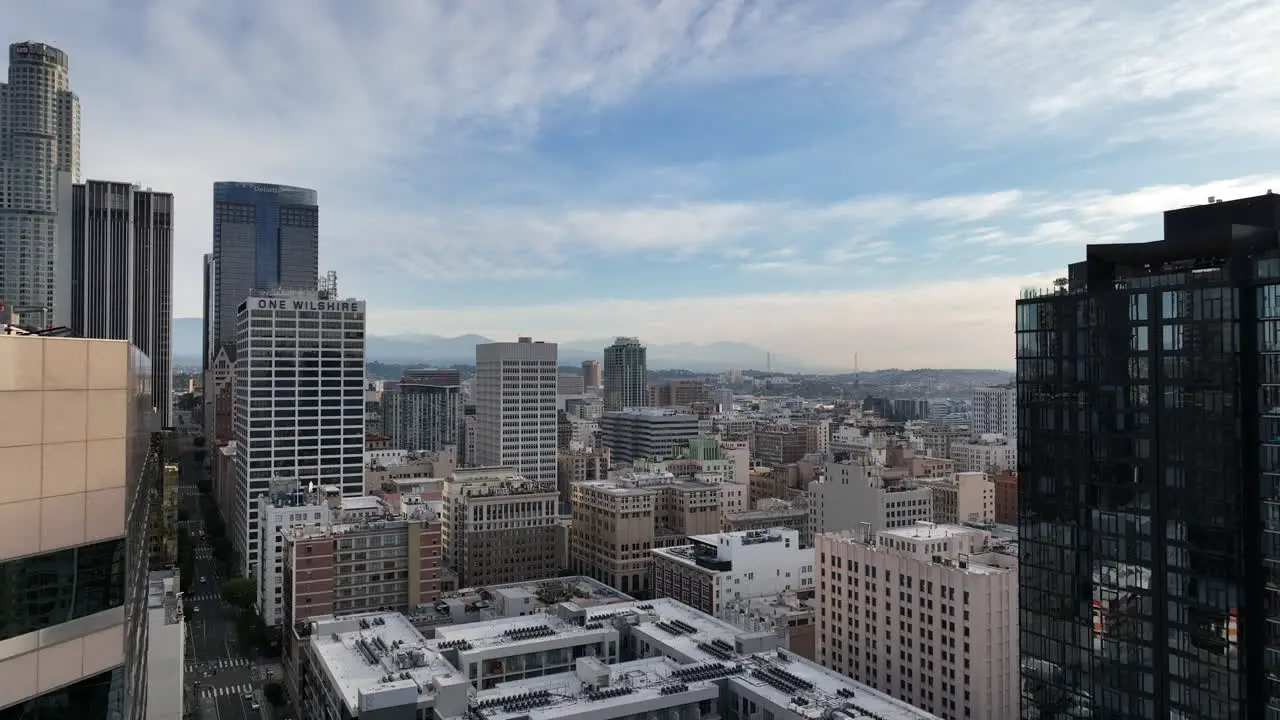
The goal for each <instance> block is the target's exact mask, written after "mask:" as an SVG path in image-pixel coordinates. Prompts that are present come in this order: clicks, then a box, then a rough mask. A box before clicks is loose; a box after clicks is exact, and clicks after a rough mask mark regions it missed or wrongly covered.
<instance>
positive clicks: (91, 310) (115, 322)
mask: <svg viewBox="0 0 1280 720" xmlns="http://www.w3.org/2000/svg"><path fill="white" fill-rule="evenodd" d="M58 222H59V224H60V226H61V225H62V224H64V223H65V226H66V227H67V229H68V230H69V232H70V239H71V248H70V250H69V253H70V262H69V263H68V264H67V266H68V267H69V271H70V272H69V274H68V275H66V276H65V277H64V278H62V279H60V280H59V283H69V285H70V289H69V291H68V292H67V293H65V298H64V300H65V301H66V302H65V304H64V308H65V312H64V311H60V312H59V315H60V316H61V322H63V323H64V324H66V325H67V326H68V327H70V328H71V332H72V334H74V335H76V336H78V337H84V338H100V339H103V340H128V341H129V343H130V344H132V345H133V346H134V347H136V348H138V349H139V350H141V351H142V352H144V353H146V355H147V357H148V358H150V359H151V369H152V373H153V376H152V378H151V397H152V400H154V401H155V403H156V410H157V411H158V412H159V414H160V422H161V424H162V425H165V426H169V425H172V424H173V348H172V347H171V345H172V342H173V195H172V194H171V193H161V192H154V191H152V190H150V189H143V188H142V187H139V186H137V185H133V184H131V183H120V182H106V181H102V180H90V181H88V182H86V183H84V184H76V185H73V186H72V188H71V206H70V208H69V212H68V213H66V214H65V217H62V218H59V220H58Z"/></svg>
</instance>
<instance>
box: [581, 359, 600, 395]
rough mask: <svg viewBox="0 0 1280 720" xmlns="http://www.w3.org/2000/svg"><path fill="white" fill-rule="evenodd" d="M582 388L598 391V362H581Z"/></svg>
mask: <svg viewBox="0 0 1280 720" xmlns="http://www.w3.org/2000/svg"><path fill="white" fill-rule="evenodd" d="M582 386H583V387H584V388H590V389H593V390H599V389H600V361H599V360H583V361H582Z"/></svg>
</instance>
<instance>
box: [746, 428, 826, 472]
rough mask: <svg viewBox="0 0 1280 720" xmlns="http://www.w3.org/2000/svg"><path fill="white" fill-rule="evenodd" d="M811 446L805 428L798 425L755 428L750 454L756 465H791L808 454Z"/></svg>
mask: <svg viewBox="0 0 1280 720" xmlns="http://www.w3.org/2000/svg"><path fill="white" fill-rule="evenodd" d="M811 444H816V442H815V443H810V436H809V432H808V430H807V428H805V427H803V426H799V425H790V424H787V425H773V426H769V427H760V428H756V429H755V432H754V433H753V435H752V437H751V454H752V456H753V457H754V458H755V461H756V464H758V465H763V466H765V467H777V466H779V465H786V464H787V463H793V462H796V461H798V460H800V459H801V458H803V457H804V455H805V453H807V452H809V449H810V446H811Z"/></svg>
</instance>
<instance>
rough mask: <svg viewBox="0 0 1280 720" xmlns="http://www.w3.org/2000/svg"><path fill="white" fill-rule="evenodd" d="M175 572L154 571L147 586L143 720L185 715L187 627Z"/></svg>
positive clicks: (160, 719)
mask: <svg viewBox="0 0 1280 720" xmlns="http://www.w3.org/2000/svg"><path fill="white" fill-rule="evenodd" d="M178 580H179V579H178V571H177V570H155V571H153V572H152V573H151V574H150V577H149V581H148V585H147V713H146V718H147V720H170V718H180V717H182V716H183V714H184V713H185V712H186V709H187V707H186V701H187V697H186V693H185V689H186V688H185V677H184V670H185V669H186V660H185V658H186V656H185V653H186V650H187V626H186V621H185V619H184V618H183V616H182V598H181V597H180V596H181V594H182V589H181V585H180V583H179V581H178Z"/></svg>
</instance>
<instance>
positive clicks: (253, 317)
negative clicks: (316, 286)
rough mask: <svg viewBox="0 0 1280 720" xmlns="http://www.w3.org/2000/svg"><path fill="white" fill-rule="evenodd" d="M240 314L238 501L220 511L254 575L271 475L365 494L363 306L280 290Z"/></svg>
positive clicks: (248, 302) (245, 305)
mask: <svg viewBox="0 0 1280 720" xmlns="http://www.w3.org/2000/svg"><path fill="white" fill-rule="evenodd" d="M237 317H238V318H239V321H238V323H237V326H238V328H237V329H238V332H237V341H236V357H237V361H236V364H235V372H236V379H235V402H234V413H235V418H234V421H233V426H234V432H235V444H236V445H235V447H236V455H235V465H234V472H235V476H234V477H235V481H234V483H233V485H232V487H233V491H234V494H235V497H234V499H233V502H232V507H231V508H230V512H226V511H225V510H224V513H225V514H226V518H227V525H228V529H229V532H230V534H231V538H232V541H233V542H234V543H235V545H236V550H237V551H238V552H239V554H240V561H241V564H242V568H243V570H244V571H245V572H248V573H251V574H252V572H253V568H254V566H255V565H256V563H257V562H258V559H259V557H260V554H261V547H260V546H259V544H258V543H259V540H258V533H257V530H256V523H257V521H258V505H257V497H258V496H259V495H261V494H263V493H267V492H269V491H270V485H271V481H272V480H273V479H277V478H286V479H295V480H297V481H299V482H300V483H304V484H305V483H315V484H316V485H317V486H326V485H332V486H335V487H337V488H339V490H340V491H341V493H342V494H344V495H360V494H362V493H363V492H364V328H365V306H364V301H363V300H354V299H346V300H339V299H336V298H330V297H328V295H327V294H324V293H317V292H309V293H308V292H303V291H298V292H289V291H283V290H281V291H277V292H274V293H269V294H268V293H263V294H260V295H255V296H253V297H249V298H246V299H245V300H243V301H241V303H240V306H239V308H238V309H237Z"/></svg>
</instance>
